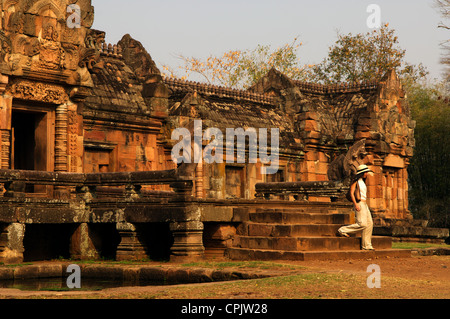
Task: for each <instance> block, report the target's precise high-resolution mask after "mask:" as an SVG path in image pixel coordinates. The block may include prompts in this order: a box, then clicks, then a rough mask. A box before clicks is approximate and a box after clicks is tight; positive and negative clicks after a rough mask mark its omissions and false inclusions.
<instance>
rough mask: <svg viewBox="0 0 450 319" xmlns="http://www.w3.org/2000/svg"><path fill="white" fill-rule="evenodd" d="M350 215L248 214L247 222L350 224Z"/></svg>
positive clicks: (270, 212) (282, 212)
mask: <svg viewBox="0 0 450 319" xmlns="http://www.w3.org/2000/svg"><path fill="white" fill-rule="evenodd" d="M352 215H353V214H351V213H305V212H296V211H264V212H256V213H249V215H248V220H249V221H251V222H255V223H273V224H341V225H343V224H351V223H352Z"/></svg>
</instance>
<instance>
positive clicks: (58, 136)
mask: <svg viewBox="0 0 450 319" xmlns="http://www.w3.org/2000/svg"><path fill="white" fill-rule="evenodd" d="M67 116H68V108H67V105H66V104H61V105H58V106H57V107H56V119H55V172H67V168H68V165H67V120H68V117H67ZM54 195H55V198H60V199H67V198H68V197H69V190H68V188H67V187H63V186H55V191H54Z"/></svg>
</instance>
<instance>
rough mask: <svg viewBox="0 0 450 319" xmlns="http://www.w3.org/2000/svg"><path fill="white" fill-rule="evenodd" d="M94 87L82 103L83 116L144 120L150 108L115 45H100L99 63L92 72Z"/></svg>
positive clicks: (138, 81) (135, 78) (140, 86)
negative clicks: (140, 118)
mask: <svg viewBox="0 0 450 319" xmlns="http://www.w3.org/2000/svg"><path fill="white" fill-rule="evenodd" d="M91 77H92V81H93V87H92V88H91V89H90V94H89V96H88V97H87V98H86V100H85V108H84V112H85V116H86V115H89V113H92V114H91V115H94V114H95V116H96V117H101V118H105V119H111V120H114V119H117V120H122V121H123V120H125V121H126V120H127V118H131V117H136V116H137V117H143V118H145V117H147V116H148V115H149V109H150V108H149V106H148V105H147V103H146V100H145V99H144V97H143V96H142V87H143V84H142V83H141V81H140V80H139V79H138V77H137V76H136V74H135V72H133V70H131V68H130V67H129V66H128V65H127V64H126V63H125V61H124V59H123V58H122V56H121V55H120V53H119V49H118V47H117V46H111V45H106V44H104V45H103V49H102V50H101V51H100V57H99V61H98V63H97V65H96V67H94V68H93V69H92V70H91Z"/></svg>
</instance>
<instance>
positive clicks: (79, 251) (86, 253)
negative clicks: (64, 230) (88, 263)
mask: <svg viewBox="0 0 450 319" xmlns="http://www.w3.org/2000/svg"><path fill="white" fill-rule="evenodd" d="M70 257H71V258H72V259H81V260H86V259H98V258H99V257H100V255H99V253H98V251H97V250H96V249H95V246H94V244H93V243H92V240H91V237H90V234H89V225H88V224H87V223H81V224H80V225H79V226H78V227H77V229H76V230H75V232H74V233H73V235H72V237H71V239H70Z"/></svg>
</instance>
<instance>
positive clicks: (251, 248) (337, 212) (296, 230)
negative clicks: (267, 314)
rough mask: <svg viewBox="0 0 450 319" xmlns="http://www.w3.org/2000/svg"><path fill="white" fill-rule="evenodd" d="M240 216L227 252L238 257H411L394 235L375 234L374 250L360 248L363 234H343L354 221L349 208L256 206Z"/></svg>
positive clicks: (250, 258) (233, 256)
mask: <svg viewBox="0 0 450 319" xmlns="http://www.w3.org/2000/svg"><path fill="white" fill-rule="evenodd" d="M237 214H241V216H236V219H238V220H241V221H242V222H241V224H240V225H239V227H238V228H237V233H236V236H235V238H234V241H233V245H232V247H230V248H228V250H227V256H228V257H229V258H230V259H237V260H255V259H256V260H283V259H284V260H327V259H349V258H350V259H352V258H353V259H355V258H361V259H364V258H379V257H410V256H411V251H410V250H403V249H402V250H396V249H392V248H391V247H392V239H391V237H387V236H373V237H372V244H373V246H374V248H375V251H366V250H361V249H360V245H361V238H360V235H357V236H353V237H350V238H346V237H340V236H338V235H337V230H338V229H339V227H341V226H342V225H346V224H352V223H354V213H353V212H351V211H350V210H348V209H332V208H331V209H330V208H325V207H309V208H307V207H305V208H302V209H292V208H285V209H256V210H254V211H249V212H243V211H239V212H237Z"/></svg>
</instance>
